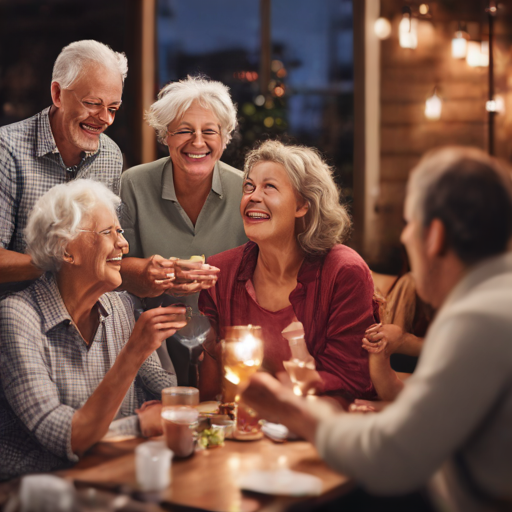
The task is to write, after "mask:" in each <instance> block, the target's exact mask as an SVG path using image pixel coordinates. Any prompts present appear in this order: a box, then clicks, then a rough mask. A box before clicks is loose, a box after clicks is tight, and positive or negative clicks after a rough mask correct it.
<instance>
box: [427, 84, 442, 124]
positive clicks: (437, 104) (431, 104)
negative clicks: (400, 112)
mask: <svg viewBox="0 0 512 512" xmlns="http://www.w3.org/2000/svg"><path fill="white" fill-rule="evenodd" d="M442 108H443V103H442V101H441V98H440V97H439V96H438V95H437V94H436V91H435V90H434V94H432V96H431V97H430V98H428V99H427V101H426V102H425V117H426V118H427V119H432V120H437V119H440V118H441V110H442Z"/></svg>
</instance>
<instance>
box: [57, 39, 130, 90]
mask: <svg viewBox="0 0 512 512" xmlns="http://www.w3.org/2000/svg"><path fill="white" fill-rule="evenodd" d="M91 62H96V63H98V64H101V65H102V66H105V67H106V68H107V69H114V70H117V71H119V74H120V75H121V81H122V82H123V83H124V79H125V78H126V75H127V74H128V59H127V58H126V55H125V54H124V53H119V52H115V51H114V50H112V48H110V46H107V45H106V44H103V43H99V42H98V41H94V40H93V39H86V40H83V41H75V42H74V43H71V44H68V45H67V46H65V47H64V48H63V49H62V51H61V52H60V54H59V56H58V57H57V60H56V61H55V64H54V66H53V75H52V82H57V83H58V84H59V85H60V86H61V88H62V89H68V88H69V87H70V86H71V84H72V83H73V82H74V81H75V80H76V79H77V78H79V77H80V74H81V73H82V71H83V70H84V68H85V67H86V66H87V64H88V63H91Z"/></svg>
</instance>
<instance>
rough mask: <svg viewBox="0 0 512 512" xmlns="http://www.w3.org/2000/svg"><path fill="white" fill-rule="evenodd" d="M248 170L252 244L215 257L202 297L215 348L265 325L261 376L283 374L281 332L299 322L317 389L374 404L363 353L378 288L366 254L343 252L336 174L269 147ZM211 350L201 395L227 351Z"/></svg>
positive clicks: (309, 158) (293, 150) (286, 149)
mask: <svg viewBox="0 0 512 512" xmlns="http://www.w3.org/2000/svg"><path fill="white" fill-rule="evenodd" d="M244 171H245V172H244V184H243V196H242V201H241V205H240V213H241V215H242V218H243V222H244V229H245V233H246V235H247V237H248V238H249V240H250V241H249V242H248V243H246V244H245V245H242V246H240V247H237V248H235V249H231V250H229V251H226V252H223V253H220V254H218V255H216V256H213V257H211V258H209V260H208V263H210V264H211V265H215V266H216V267H218V268H220V277H219V280H218V282H217V284H216V285H215V286H214V287H213V288H211V289H209V290H203V291H202V292H201V295H200V298H199V308H200V310H201V311H202V312H203V313H204V314H206V315H207V316H208V317H209V318H210V320H211V322H212V324H213V325H214V326H215V328H216V329H217V334H218V338H217V341H218V340H220V339H222V338H223V336H224V330H225V327H226V326H231V325H247V324H254V325H260V326H261V327H262V331H263V339H264V360H263V369H264V370H266V371H268V372H269V373H271V374H273V375H275V374H276V373H278V372H280V371H283V369H284V367H283V361H286V360H288V359H290V356H291V353H290V348H289V345H288V342H287V341H286V339H285V338H284V337H283V336H282V334H281V332H282V330H283V329H284V328H285V327H287V326H288V325H289V324H290V323H291V322H293V321H296V320H298V321H300V322H302V324H303V326H304V331H305V340H306V344H307V348H308V350H309V352H310V354H311V355H312V356H313V358H314V359H315V364H316V369H317V371H318V373H319V376H320V378H321V381H322V382H321V383H320V384H318V385H317V391H318V392H320V393H330V394H340V395H343V396H345V397H354V398H360V397H371V396H373V395H374V389H373V386H372V383H371V380H370V375H369V370H368V356H367V354H366V353H365V350H363V348H362V346H361V339H362V337H364V332H365V329H366V328H367V327H368V326H369V325H371V324H372V323H373V322H374V321H375V319H374V316H375V311H376V308H375V305H374V302H373V283H372V278H371V276H370V272H369V269H368V267H367V266H366V264H365V263H364V261H363V260H362V259H361V258H360V256H359V255H358V254H357V253H356V252H354V251H353V250H352V249H350V248H348V247H346V246H345V245H342V242H344V241H345V239H346V236H347V234H348V232H349V231H350V225H351V222H350V217H349V215H348V213H347V211H346V209H345V207H344V206H342V205H341V204H340V203H339V192H338V190H337V187H336V185H335V183H334V181H333V178H332V171H331V169H330V167H329V166H328V165H327V164H326V163H325V162H324V161H323V160H322V158H321V157H320V155H319V154H318V153H317V152H316V151H315V150H313V149H310V148H306V147H302V146H286V145H284V144H282V143H280V142H276V141H267V142H264V143H263V144H261V146H259V147H258V148H257V149H254V150H253V151H251V152H250V153H249V154H248V155H247V158H246V162H245V169H244ZM205 349H206V356H205V360H204V361H203V364H202V373H201V389H202V392H203V396H212V395H215V393H217V392H218V390H219V387H220V375H221V369H220V357H219V356H220V347H219V344H218V343H216V344H214V345H213V346H207V347H205ZM214 360H216V361H214Z"/></svg>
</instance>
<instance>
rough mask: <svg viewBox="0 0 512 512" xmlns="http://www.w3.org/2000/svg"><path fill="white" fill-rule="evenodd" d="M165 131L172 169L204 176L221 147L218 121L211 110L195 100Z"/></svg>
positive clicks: (211, 166)
mask: <svg viewBox="0 0 512 512" xmlns="http://www.w3.org/2000/svg"><path fill="white" fill-rule="evenodd" d="M167 131H168V133H167V139H166V142H167V146H168V147H169V154H170V156H171V160H172V164H173V169H174V171H175V172H178V173H180V172H181V173H184V174H185V175H187V176H188V177H189V178H195V179H204V178H207V177H208V176H209V175H210V174H211V173H212V172H213V167H214V166H215V164H216V162H217V161H218V160H219V159H220V157H221V156H222V152H223V150H224V145H223V142H222V136H221V127H220V122H219V120H218V119H217V117H216V116H215V115H214V113H213V112H212V111H211V110H208V109H205V108H203V107H201V106H200V105H198V104H197V103H195V102H194V103H192V105H191V106H190V108H189V109H188V110H187V111H186V112H185V114H184V115H183V117H182V118H181V119H176V120H174V121H173V122H172V123H171V124H170V125H169V127H168V130H167Z"/></svg>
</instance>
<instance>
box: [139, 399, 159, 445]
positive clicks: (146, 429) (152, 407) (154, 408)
mask: <svg viewBox="0 0 512 512" xmlns="http://www.w3.org/2000/svg"><path fill="white" fill-rule="evenodd" d="M135 412H136V413H137V415H138V416H139V425H140V431H141V433H142V435H143V436H144V437H154V436H160V435H162V433H163V428H162V418H161V413H162V402H160V400H150V401H149V402H144V403H143V404H142V406H141V407H140V409H135Z"/></svg>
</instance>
